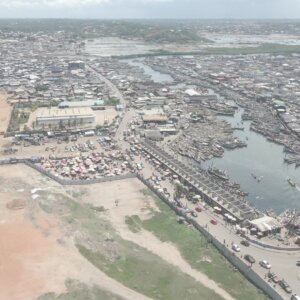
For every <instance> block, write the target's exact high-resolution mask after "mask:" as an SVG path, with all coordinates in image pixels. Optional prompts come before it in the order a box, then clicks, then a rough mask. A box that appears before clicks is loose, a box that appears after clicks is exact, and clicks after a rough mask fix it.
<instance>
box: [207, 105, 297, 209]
mask: <svg viewBox="0 0 300 300" xmlns="http://www.w3.org/2000/svg"><path fill="white" fill-rule="evenodd" d="M242 112H243V110H242V109H239V110H238V111H237V112H236V114H235V115H234V117H222V118H223V119H225V120H226V121H227V122H228V123H230V124H231V126H232V127H241V126H242V127H244V131H241V130H236V131H235V132H234V136H236V137H237V138H239V139H240V140H242V141H245V142H246V143H247V147H245V148H240V149H235V150H226V151H225V153H224V156H223V157H222V158H214V159H212V160H210V161H206V162H205V163H202V164H201V165H202V166H203V167H206V168H207V167H209V166H211V165H212V164H213V166H214V167H216V168H219V169H223V170H226V172H227V173H228V175H229V177H230V179H231V180H233V181H235V182H237V183H239V184H240V186H241V189H242V190H243V191H246V192H249V195H248V197H247V198H248V200H249V202H251V203H253V204H254V205H255V206H256V207H257V208H259V209H261V210H264V209H268V208H272V209H274V211H276V212H278V213H279V212H281V211H283V210H284V209H286V208H291V209H293V208H298V209H300V168H295V166H294V165H287V164H285V163H284V156H285V153H284V152H283V146H281V145H278V144H275V143H272V142H269V141H267V139H266V138H265V137H264V136H262V135H260V134H257V133H256V132H254V131H251V130H250V124H251V122H250V121H244V122H243V124H242V119H241V115H242ZM253 175H254V176H255V177H256V178H257V179H255V178H254V176H253ZM258 178H260V179H261V180H260V181H259V180H258ZM287 178H291V180H292V181H293V182H295V183H296V186H295V187H292V186H291V185H290V184H289V183H288V181H287Z"/></svg>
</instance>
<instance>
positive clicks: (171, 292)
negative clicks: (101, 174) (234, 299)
mask: <svg viewBox="0 0 300 300" xmlns="http://www.w3.org/2000/svg"><path fill="white" fill-rule="evenodd" d="M0 182H1V188H0V192H1V195H2V197H1V199H0V205H1V214H0V232H1V237H2V238H1V240H0V245H1V250H2V251H1V256H0V260H1V267H2V268H1V270H0V279H1V280H0V282H1V283H0V299H11V300H15V299H16V300H19V299H20V300H21V299H22V300H27V299H28V300H29V299H30V300H31V299H36V298H38V297H41V298H40V299H43V300H44V299H73V298H71V297H72V295H74V293H75V292H74V290H75V291H76V290H77V289H78V288H79V289H80V293H81V294H82V295H84V294H86V295H89V296H88V297H90V298H87V299H93V297H94V295H101V294H103V293H106V291H110V293H113V294H115V296H114V297H116V299H122V298H124V299H150V298H155V299H182V298H184V299H194V298H195V296H196V297H197V298H201V299H209V298H213V299H222V298H225V299H231V297H230V296H229V295H227V293H226V292H225V291H224V290H222V289H221V290H219V291H218V287H217V285H216V288H217V290H216V292H217V293H216V292H214V291H213V290H212V289H210V288H209V283H206V282H201V278H200V277H198V278H197V276H195V277H193V276H191V275H190V274H189V273H188V272H186V271H185V270H184V269H182V270H181V268H180V262H179V263H177V262H175V261H174V262H172V261H168V260H166V259H165V255H159V252H160V251H159V248H160V244H161V243H160V241H159V240H158V239H154V240H153V241H154V242H155V243H156V244H155V245H153V249H155V248H157V249H158V250H156V251H151V250H153V249H151V247H150V246H149V249H146V248H145V247H144V246H146V245H139V242H138V243H137V242H132V241H130V240H126V236H122V235H121V234H120V233H121V232H119V231H118V230H116V226H117V224H118V223H120V224H123V228H126V230H125V231H124V232H125V233H126V232H129V233H130V231H129V230H128V229H127V225H126V223H125V217H126V216H127V215H131V214H135V213H139V214H140V215H141V218H142V219H147V218H149V217H150V216H151V214H152V213H153V211H156V209H157V208H156V207H155V204H154V202H153V201H152V200H151V198H148V197H145V196H144V195H143V194H142V193H141V192H140V191H141V189H142V188H143V185H142V184H141V183H140V182H139V181H137V180H135V179H134V180H127V181H120V182H118V183H104V184H101V185H93V186H86V187H71V188H70V187H68V188H64V187H61V186H59V185H58V184H56V183H54V182H52V181H50V180H49V179H47V178H43V177H42V176H41V175H40V174H39V173H37V172H35V171H34V170H31V169H30V168H28V167H26V166H23V165H14V166H1V167H0ZM115 200H118V201H119V203H118V206H116V203H115ZM8 204H10V205H8ZM21 204H22V205H21ZM8 206H9V207H10V209H8ZM4 233H5V234H4ZM150 235H151V236H152V234H150ZM4 237H5V240H4ZM20 237H22V238H20ZM146 237H147V236H146ZM150 242H152V240H150ZM76 246H77V247H76ZM77 248H78V249H79V251H80V252H79V251H78V250H77ZM173 248H174V251H175V252H176V248H175V247H173ZM166 250H173V249H172V248H168V247H167V248H165V247H162V253H166ZM80 253H81V254H83V256H82V255H81V254H80ZM84 257H86V258H87V259H88V260H86V259H85V258H84ZM89 261H90V262H92V264H91V263H89ZM16 279H17V280H16ZM70 280H75V281H76V282H77V283H78V284H75V285H71V288H70V286H68V284H67V283H68V282H70ZM16 282H17V284H16ZM81 284H84V287H82V286H81ZM80 293H79V294H80ZM222 293H223V294H224V297H222V296H220V294H222ZM75 294H76V293H75ZM218 294H219V295H218ZM144 295H145V296H144ZM99 297H100V296H99ZM118 297H119V298H118ZM120 297H121V298H120ZM148 297H149V298H148ZM75 299H76V298H75Z"/></svg>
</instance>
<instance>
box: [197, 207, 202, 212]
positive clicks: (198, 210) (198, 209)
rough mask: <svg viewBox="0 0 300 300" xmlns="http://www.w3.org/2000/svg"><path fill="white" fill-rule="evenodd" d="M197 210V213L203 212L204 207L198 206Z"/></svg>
mask: <svg viewBox="0 0 300 300" xmlns="http://www.w3.org/2000/svg"><path fill="white" fill-rule="evenodd" d="M195 210H196V211H197V212H201V211H202V210H203V209H202V207H200V206H197V207H196V208H195Z"/></svg>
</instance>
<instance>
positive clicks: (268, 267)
mask: <svg viewBox="0 0 300 300" xmlns="http://www.w3.org/2000/svg"><path fill="white" fill-rule="evenodd" d="M259 264H260V266H262V267H263V268H266V269H271V264H270V263H268V262H267V261H266V260H265V259H263V260H261V261H260V262H259Z"/></svg>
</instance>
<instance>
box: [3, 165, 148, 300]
mask: <svg viewBox="0 0 300 300" xmlns="http://www.w3.org/2000/svg"><path fill="white" fill-rule="evenodd" d="M39 189H51V191H60V192H62V193H63V192H64V188H63V187H60V186H59V185H57V184H56V183H54V182H52V181H49V180H45V178H43V177H42V176H41V175H40V174H39V173H37V172H36V171H34V170H31V169H30V168H28V167H26V166H23V165H14V166H0V193H1V197H0V299H5V300H6V299H9V300H33V299H36V298H37V297H39V296H40V295H42V294H45V293H48V292H55V293H57V294H61V293H64V292H65V291H66V288H65V281H66V280H67V279H69V278H72V279H75V280H78V281H79V282H84V283H86V284H87V285H97V286H99V287H101V288H103V289H105V290H108V291H112V292H113V293H114V294H117V295H120V296H122V297H123V298H125V299H136V300H137V299H142V300H143V299H148V298H147V297H145V296H143V295H141V294H139V293H137V292H135V291H133V290H131V289H129V288H127V287H125V286H123V285H122V284H120V283H119V282H117V281H115V280H114V279H112V278H109V277H108V276H107V275H106V274H104V273H103V272H101V271H100V270H98V269H97V268H96V267H94V266H93V265H92V264H91V263H89V262H88V261H87V260H86V259H85V258H84V257H82V256H81V254H80V253H79V252H78V250H77V248H76V247H75V246H74V241H73V237H72V236H69V233H68V231H67V230H66V226H65V224H64V223H63V222H61V221H60V220H58V219H56V218H55V217H53V216H52V215H51V214H46V213H44V212H43V211H42V210H41V209H40V208H39V206H38V205H37V201H38V200H37V199H39V198H38V197H37V198H36V199H33V198H35V197H32V195H34V194H38V190H39ZM16 194H17V195H18V197H17V198H18V199H22V201H26V207H25V208H24V209H20V210H10V209H8V208H7V207H6V204H7V203H8V202H10V201H12V200H13V199H15V198H16ZM62 241H63V242H62Z"/></svg>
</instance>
